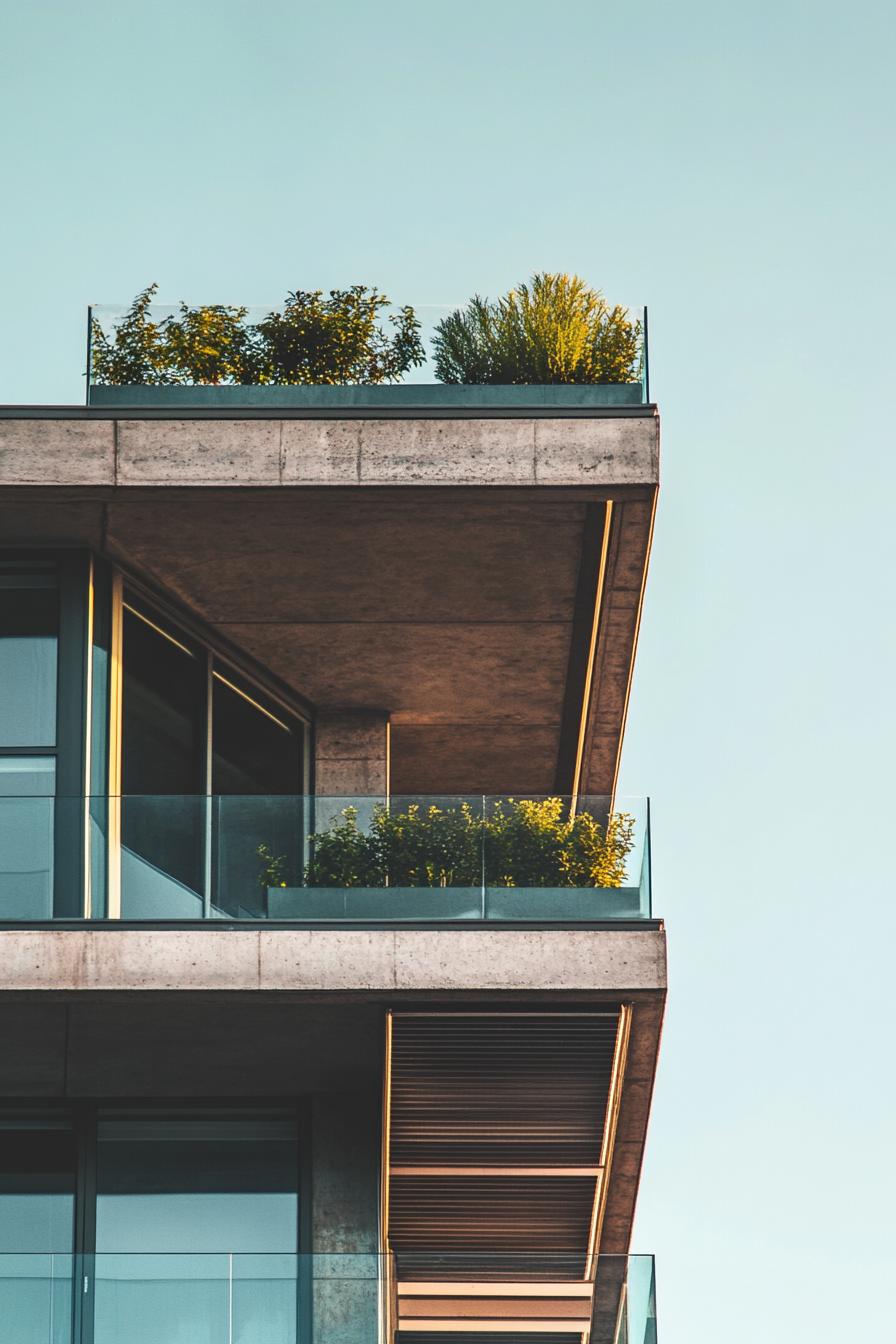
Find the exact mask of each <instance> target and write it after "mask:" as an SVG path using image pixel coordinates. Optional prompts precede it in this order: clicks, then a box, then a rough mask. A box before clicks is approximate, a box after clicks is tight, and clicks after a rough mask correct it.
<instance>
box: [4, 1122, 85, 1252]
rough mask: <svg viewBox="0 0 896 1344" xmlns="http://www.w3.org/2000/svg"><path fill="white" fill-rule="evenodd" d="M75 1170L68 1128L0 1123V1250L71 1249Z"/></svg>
mask: <svg viewBox="0 0 896 1344" xmlns="http://www.w3.org/2000/svg"><path fill="white" fill-rule="evenodd" d="M75 1170H76V1160H75V1140H74V1135H73V1134H72V1132H71V1130H68V1129H40V1128H34V1129H31V1128H29V1129H7V1128H0V1254H4V1255H5V1254H9V1253H10V1252H17V1253H23V1254H29V1255H30V1254H36V1253H38V1252H51V1251H52V1252H58V1253H60V1254H66V1253H68V1252H70V1251H71V1250H72V1249H73V1240H72V1238H73V1235H74V1200H75Z"/></svg>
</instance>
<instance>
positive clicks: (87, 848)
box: [81, 555, 94, 919]
mask: <svg viewBox="0 0 896 1344" xmlns="http://www.w3.org/2000/svg"><path fill="white" fill-rule="evenodd" d="M93 578H94V567H93V555H91V556H90V558H89V560H88V563H87V632H86V640H85V644H86V651H85V656H86V666H85V677H84V687H85V694H84V817H83V822H84V846H83V853H84V871H83V875H82V876H83V882H82V886H81V891H82V900H81V910H82V912H83V915H84V918H85V919H90V917H91V912H92V904H93V892H92V891H91V882H90V878H91V849H92V845H91V832H90V801H91V798H90V795H91V788H90V786H91V783H92V777H91V764H92V761H93V618H94V584H93Z"/></svg>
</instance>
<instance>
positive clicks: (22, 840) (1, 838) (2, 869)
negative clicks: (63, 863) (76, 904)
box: [0, 756, 56, 919]
mask: <svg viewBox="0 0 896 1344" xmlns="http://www.w3.org/2000/svg"><path fill="white" fill-rule="evenodd" d="M55 784H56V761H55V758H54V757H52V756H0V919H49V918H51V916H52V914H53V850H54V820H55V815H56V804H55V800H54V798H53V793H54V790H55Z"/></svg>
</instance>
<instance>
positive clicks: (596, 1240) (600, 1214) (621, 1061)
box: [585, 1003, 632, 1279]
mask: <svg viewBox="0 0 896 1344" xmlns="http://www.w3.org/2000/svg"><path fill="white" fill-rule="evenodd" d="M631 1021H632V1010H631V1006H630V1005H629V1004H627V1003H624V1004H623V1005H622V1007H621V1008H620V1010H619V1029H618V1030H617V1032H616V1050H615V1052H614V1055H613V1072H612V1074H611V1076H610V1090H609V1093H608V1096H607V1114H606V1119H605V1121H604V1134H603V1140H602V1142H601V1146H600V1164H601V1168H602V1169H603V1178H602V1179H601V1180H599V1181H598V1184H597V1189H596V1191H595V1196H594V1208H593V1209H592V1213H591V1231H590V1234H589V1237H588V1259H587V1263H586V1270H585V1277H586V1278H591V1279H593V1278H594V1273H595V1270H596V1268H597V1263H596V1262H597V1256H598V1254H599V1251H600V1234H601V1229H602V1227H603V1221H604V1211H605V1209H606V1202H607V1191H608V1190H609V1188H610V1172H611V1169H612V1165H613V1147H614V1144H615V1142H616V1126H617V1123H618V1120H619V1107H620V1105H621V1103H622V1085H623V1081H624V1079H625V1064H626V1059H627V1058H628V1042H629V1037H630V1035H631Z"/></svg>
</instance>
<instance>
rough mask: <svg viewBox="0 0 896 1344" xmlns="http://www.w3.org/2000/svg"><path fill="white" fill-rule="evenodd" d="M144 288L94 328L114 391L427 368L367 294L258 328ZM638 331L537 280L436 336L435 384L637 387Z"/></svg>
mask: <svg viewBox="0 0 896 1344" xmlns="http://www.w3.org/2000/svg"><path fill="white" fill-rule="evenodd" d="M157 288H158V286H156V285H154V284H153V285H149V286H147V288H146V289H144V290H142V291H141V292H140V293H139V294H138V295H137V297H136V298H135V299H134V301H133V303H132V304H131V306H130V308H129V309H128V310H127V312H126V313H125V314H124V316H123V317H122V318H121V319H120V320H119V321H118V322H117V324H116V325H115V326H113V327H110V328H109V329H108V330H107V329H106V327H104V326H103V324H102V322H101V321H100V320H99V318H98V317H96V316H94V317H93V319H92V321H91V356H90V380H91V382H92V383H93V384H114V385H131V386H133V385H139V384H156V385H169V386H170V385H180V386H195V385H216V384H223V385H231V386H233V385H239V384H244V385H259V384H269V385H272V386H284V385H300V384H305V385H314V386H321V385H326V384H338V385H351V386H364V385H371V384H377V383H395V382H400V381H401V379H402V378H403V377H404V375H405V374H407V373H408V372H409V371H410V370H411V369H412V368H415V367H417V366H419V365H422V364H424V363H425V362H426V351H425V349H424V346H423V342H422V341H421V338H420V323H419V321H418V320H417V316H416V313H415V311H414V309H413V308H411V307H404V308H400V309H397V310H393V311H388V312H387V311H386V310H391V309H392V308H393V306H392V304H391V303H390V301H389V299H388V298H387V297H386V295H385V294H381V293H380V292H379V290H377V289H374V288H371V287H369V286H367V285H352V286H350V287H349V288H348V289H333V290H330V292H329V294H327V295H325V294H324V293H323V291H322V290H301V289H297V290H294V291H293V292H291V293H289V294H287V296H286V299H285V301H284V303H283V304H282V306H281V307H280V308H278V309H275V310H273V311H271V312H269V313H267V314H266V315H265V316H264V317H262V318H261V320H259V321H254V322H253V321H250V320H249V310H248V309H247V308H241V307H228V306H226V305H223V304H210V305H200V306H198V307H190V306H189V305H187V304H185V303H181V304H180V305H179V306H178V308H177V309H176V310H174V311H169V312H168V313H167V314H166V315H164V316H159V315H158V310H157V309H154V308H153V300H154V298H155V295H156V292H157ZM642 335H643V332H642V327H641V323H640V321H638V320H637V319H633V318H632V317H631V316H630V315H629V312H628V310H627V309H625V308H621V307H619V306H618V305H617V306H616V307H611V306H610V305H609V304H608V303H607V301H606V300H605V299H604V297H603V295H602V294H601V292H600V291H599V290H596V289H593V288H592V287H591V286H590V285H588V284H586V282H585V281H584V280H583V279H581V277H580V276H577V275H567V274H565V273H551V272H547V271H545V272H541V273H539V274H537V275H534V276H533V277H532V279H531V280H530V281H528V283H526V284H522V285H518V286H517V287H516V288H515V289H511V290H509V291H508V293H506V294H505V295H503V296H502V297H501V298H498V299H495V300H489V299H483V298H481V297H480V296H479V295H476V296H474V297H473V298H472V299H471V300H470V302H469V303H468V304H467V305H466V306H465V307H463V308H458V309H456V310H455V311H454V312H453V313H451V314H449V316H448V317H445V318H443V319H442V321H441V322H439V323H438V325H437V326H436V328H435V333H434V336H433V340H432V353H433V359H434V369H435V375H436V377H437V378H438V379H439V380H440V381H441V382H443V383H452V384H477V383H479V384H482V383H492V384H535V385H538V384H548V383H616V384H619V383H622V384H625V383H637V382H639V381H640V359H641V345H642V340H641V338H642Z"/></svg>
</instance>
